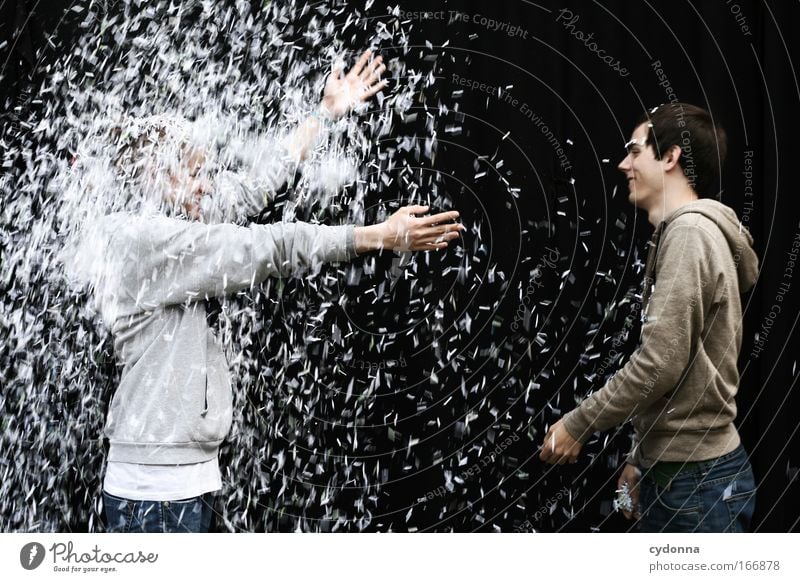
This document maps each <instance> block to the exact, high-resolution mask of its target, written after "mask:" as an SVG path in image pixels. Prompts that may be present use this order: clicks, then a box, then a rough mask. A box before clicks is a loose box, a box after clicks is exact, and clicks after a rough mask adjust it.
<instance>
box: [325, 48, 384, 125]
mask: <svg viewBox="0 0 800 582" xmlns="http://www.w3.org/2000/svg"><path fill="white" fill-rule="evenodd" d="M370 57H372V51H369V50H367V51H364V53H363V54H362V55H361V56H360V57H359V59H358V61H357V62H356V64H355V66H354V67H353V68H352V69H350V72H349V73H347V74H346V75H344V74H343V73H344V63H342V62H339V63H337V64H335V65H334V66H333V69H332V71H331V74H330V76H329V77H328V81H327V83H325V91H324V92H323V97H322V106H323V108H324V109H326V110H327V113H328V114H329V115H330V116H331V117H332V118H334V119H338V118H339V117H341V116H343V115H345V114H347V113H349V112H350V111H351V110H352V109H353V108H354V107H356V106H358V105H359V104H361V103H363V102H364V101H366V100H368V99H369V98H370V97H372V96H373V95H375V93H377V92H378V91H380V90H381V89H383V88H384V87H386V85H387V84H388V81H385V80H384V81H381V80H380V77H381V74H382V73H383V72H384V71H385V70H386V66H385V65H384V64H382V61H383V57H380V56H379V57H377V58H375V59H373V60H371V61H370Z"/></svg>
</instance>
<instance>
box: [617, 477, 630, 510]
mask: <svg viewBox="0 0 800 582" xmlns="http://www.w3.org/2000/svg"><path fill="white" fill-rule="evenodd" d="M616 493H617V498H616V499H615V500H614V511H619V510H620V509H621V510H622V511H631V512H632V511H633V510H634V507H633V499H632V498H631V494H630V490H629V489H628V484H627V483H623V484H622V488H621V489H617V491H616Z"/></svg>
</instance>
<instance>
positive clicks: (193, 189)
mask: <svg viewBox="0 0 800 582" xmlns="http://www.w3.org/2000/svg"><path fill="white" fill-rule="evenodd" d="M205 167H206V154H205V152H204V151H202V150H200V149H191V150H187V151H186V152H184V153H183V156H182V160H181V163H180V164H179V165H178V167H177V168H175V169H173V170H172V171H170V173H169V191H168V192H167V194H166V195H165V196H164V199H165V201H166V202H167V203H169V204H171V205H173V206H174V207H176V208H177V209H179V210H182V211H183V212H184V213H185V214H186V215H187V216H188V217H189V218H191V219H192V220H201V219H202V218H203V210H202V201H203V198H204V197H205V196H208V195H210V194H211V190H212V186H211V181H210V180H209V178H208V177H207V175H206V174H207V172H206V170H205Z"/></svg>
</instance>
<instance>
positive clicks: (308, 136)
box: [285, 117, 321, 163]
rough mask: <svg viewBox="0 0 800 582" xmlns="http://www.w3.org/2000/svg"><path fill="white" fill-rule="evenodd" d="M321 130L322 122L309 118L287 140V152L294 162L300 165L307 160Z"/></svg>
mask: <svg viewBox="0 0 800 582" xmlns="http://www.w3.org/2000/svg"><path fill="white" fill-rule="evenodd" d="M320 130H321V125H320V122H319V120H318V119H317V118H315V117H308V118H307V119H306V120H305V121H304V122H303V123H301V124H300V125H298V126H297V127H296V128H295V130H294V131H293V132H292V133H291V134H289V136H288V137H287V138H286V141H285V145H286V150H287V151H288V152H289V155H290V156H291V159H292V161H294V162H295V163H300V162H302V161H303V160H305V158H306V156H307V155H308V151H309V150H310V149H311V148H312V147H313V146H314V144H315V143H316V141H317V138H318V137H319V134H320Z"/></svg>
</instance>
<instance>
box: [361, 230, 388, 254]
mask: <svg viewBox="0 0 800 582" xmlns="http://www.w3.org/2000/svg"><path fill="white" fill-rule="evenodd" d="M353 238H354V243H355V249H356V253H358V254H361V253H367V252H370V251H378V250H381V249H384V248H386V247H387V245H386V223H384V222H381V223H378V224H372V225H370V226H357V227H355V229H354V230H353Z"/></svg>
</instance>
